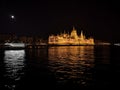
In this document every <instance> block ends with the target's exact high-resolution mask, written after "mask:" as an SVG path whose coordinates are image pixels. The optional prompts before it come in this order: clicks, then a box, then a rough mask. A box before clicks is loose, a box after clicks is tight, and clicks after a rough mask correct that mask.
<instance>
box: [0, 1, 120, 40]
mask: <svg viewBox="0 0 120 90" xmlns="http://www.w3.org/2000/svg"><path fill="white" fill-rule="evenodd" d="M38 1H39V2H38ZM38 1H35V0H23V1H22V0H3V1H1V2H0V33H11V34H12V33H14V34H17V35H38V36H41V37H47V36H48V35H50V34H57V33H60V32H64V30H65V31H66V32H71V30H72V28H73V26H75V28H76V29H77V30H78V33H80V31H81V30H83V32H84V33H85V34H86V36H88V37H89V36H92V37H93V38H95V39H97V40H105V41H114V42H120V35H119V34H120V5H119V4H120V3H119V2H118V1H117V2H115V0H113V1H97V0H96V1H95V0H94V1H91V0H88V1H86V0H83V1H81V0H78V1H77V0H52V1H51V0H43V1H41V0H38ZM11 15H14V16H15V18H14V19H12V18H11V17H10V16H11Z"/></svg>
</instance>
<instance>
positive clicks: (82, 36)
mask: <svg viewBox="0 0 120 90" xmlns="http://www.w3.org/2000/svg"><path fill="white" fill-rule="evenodd" d="M80 38H81V39H82V40H83V39H85V36H84V35H83V31H81V34H80Z"/></svg>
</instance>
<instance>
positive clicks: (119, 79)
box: [0, 46, 120, 90]
mask: <svg viewBox="0 0 120 90" xmlns="http://www.w3.org/2000/svg"><path fill="white" fill-rule="evenodd" d="M119 51H120V47H117V46H51V47H47V48H46V47H41V48H39V49H25V50H24V49H23V50H3V49H1V50H0V90H27V89H31V90H40V89H46V88H49V89H76V88H77V89H86V88H88V89H94V88H95V89H98V88H119V86H120V54H119Z"/></svg>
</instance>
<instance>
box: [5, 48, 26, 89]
mask: <svg viewBox="0 0 120 90" xmlns="http://www.w3.org/2000/svg"><path fill="white" fill-rule="evenodd" d="M24 60H25V51H24V50H5V51H4V63H5V69H6V72H5V74H4V77H5V87H6V88H8V89H11V90H14V88H15V87H16V83H17V81H19V80H20V78H21V76H22V75H24V72H23V71H22V70H23V68H24Z"/></svg>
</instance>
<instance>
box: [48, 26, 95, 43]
mask: <svg viewBox="0 0 120 90" xmlns="http://www.w3.org/2000/svg"><path fill="white" fill-rule="evenodd" d="M48 44H50V45H94V39H93V38H88V39H86V37H85V35H84V34H83V32H82V31H81V34H80V36H78V35H77V30H75V28H74V27H73V30H72V32H71V34H70V35H69V34H66V33H63V34H60V35H57V36H55V35H51V36H49V39H48Z"/></svg>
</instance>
